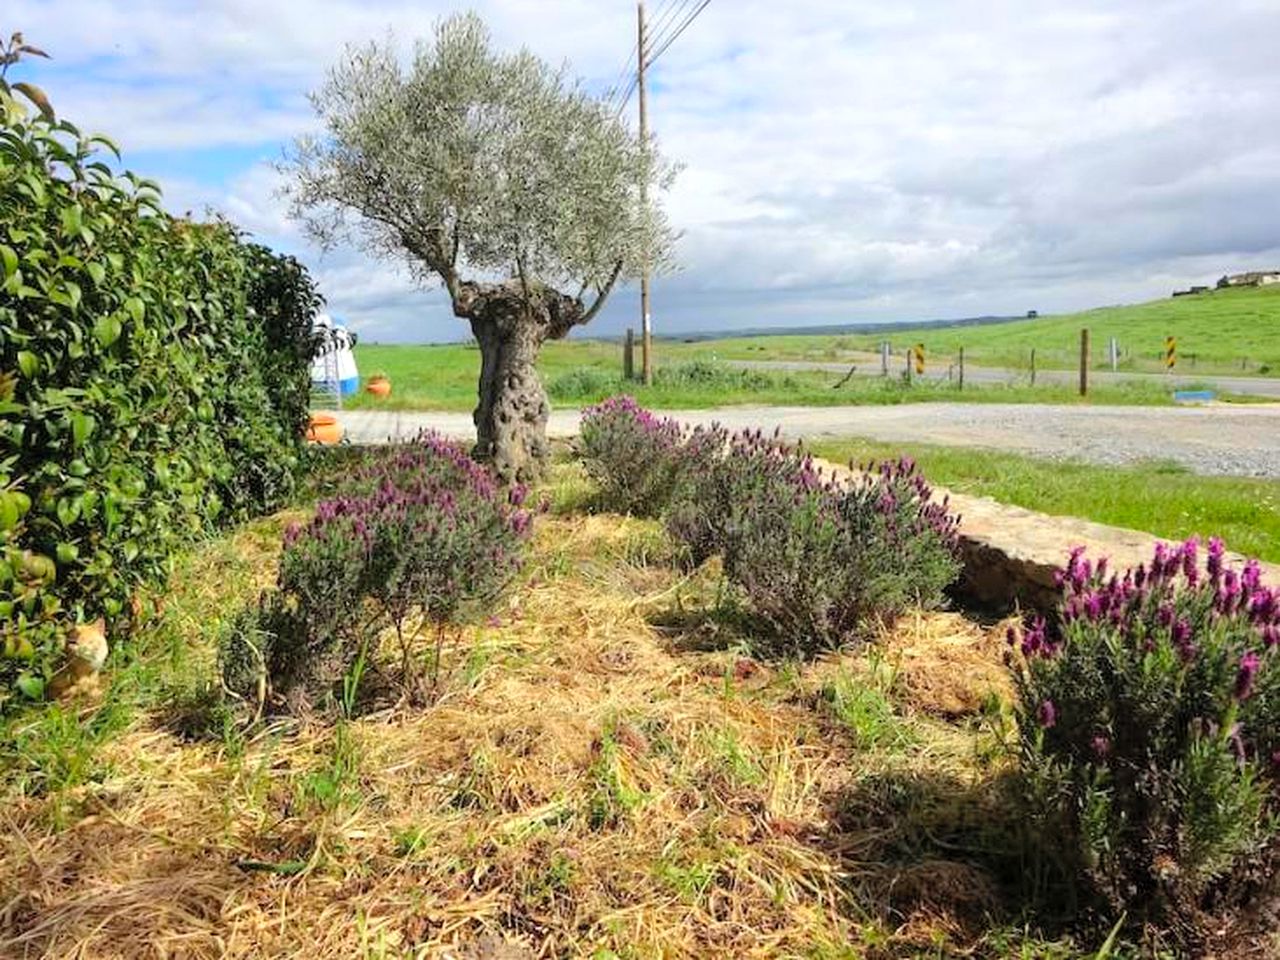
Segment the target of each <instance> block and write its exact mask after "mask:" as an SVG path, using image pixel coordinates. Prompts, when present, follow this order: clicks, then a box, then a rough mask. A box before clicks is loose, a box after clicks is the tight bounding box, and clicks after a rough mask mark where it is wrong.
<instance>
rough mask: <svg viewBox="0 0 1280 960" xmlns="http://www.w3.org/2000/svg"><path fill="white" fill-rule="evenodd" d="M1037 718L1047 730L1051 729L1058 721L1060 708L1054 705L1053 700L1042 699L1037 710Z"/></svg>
mask: <svg viewBox="0 0 1280 960" xmlns="http://www.w3.org/2000/svg"><path fill="white" fill-rule="evenodd" d="M1036 719H1037V720H1039V722H1040V726H1041V727H1042V728H1043V729H1045V730H1049V729H1051V728H1052V727H1053V726H1054V725H1055V724H1056V723H1057V722H1058V708H1057V707H1055V706H1054V705H1053V701H1052V700H1043V701H1041V703H1040V709H1039V710H1037V711H1036Z"/></svg>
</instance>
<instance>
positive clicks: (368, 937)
mask: <svg viewBox="0 0 1280 960" xmlns="http://www.w3.org/2000/svg"><path fill="white" fill-rule="evenodd" d="M655 530H656V528H655V527H654V526H653V525H652V524H645V523H641V522H638V521H632V520H623V519H620V518H617V517H609V516H598V517H569V518H556V517H551V518H547V519H546V520H545V521H544V522H543V523H542V524H541V526H540V528H539V532H538V535H537V540H536V544H535V553H534V561H533V563H532V565H531V572H530V574H529V576H528V578H527V582H526V583H525V584H523V585H522V587H521V589H520V590H519V591H518V592H517V594H516V597H517V601H516V602H515V603H513V605H512V607H511V609H510V611H509V612H508V614H507V615H506V616H505V617H504V618H503V620H504V622H503V624H502V625H501V626H500V627H496V628H494V627H479V628H470V629H468V630H466V631H465V632H463V633H462V634H461V636H460V637H458V638H457V639H456V641H455V642H454V645H453V648H452V649H450V651H449V653H448V660H447V662H448V663H449V664H451V665H452V667H453V669H452V672H451V674H450V676H449V679H448V686H447V688H446V693H445V695H444V696H443V697H442V699H441V700H440V702H439V703H438V704H436V705H435V706H434V707H433V708H431V709H426V710H416V711H412V710H408V709H405V708H403V707H401V708H396V709H390V710H383V711H381V712H379V713H375V714H369V715H366V716H363V717H361V718H359V719H356V720H354V721H352V722H350V723H349V724H348V725H347V726H346V728H345V729H344V730H343V731H339V730H336V729H335V728H333V727H326V726H321V725H304V726H301V727H274V728H266V729H260V730H258V731H257V732H256V734H255V735H254V737H253V739H252V740H250V741H249V742H248V743H244V744H224V743H222V742H199V743H184V742H182V741H180V740H179V739H177V738H176V737H175V736H174V735H172V734H170V733H168V732H165V730H164V729H163V727H162V725H161V724H160V723H159V722H158V720H157V722H155V723H151V722H148V723H143V724H139V725H137V726H136V727H135V728H134V729H132V730H131V731H130V732H128V733H126V734H125V735H123V736H121V737H120V738H118V739H117V740H115V741H113V742H112V743H111V744H110V745H109V746H108V747H107V748H106V749H107V751H108V755H107V756H106V757H105V758H104V759H106V760H107V761H108V765H109V767H110V769H111V770H112V771H113V773H112V775H111V776H110V777H109V778H108V779H106V780H105V781H103V782H100V783H94V784H92V785H90V786H87V787H82V788H78V789H77V790H76V791H74V793H73V795H70V796H63V797H60V798H58V799H59V802H61V803H62V804H64V805H65V804H67V803H70V804H71V807H72V809H74V810H75V811H76V812H77V817H76V818H74V819H73V822H72V823H71V825H70V826H69V827H67V828H66V829H63V830H61V831H55V830H53V829H52V828H51V826H50V825H49V824H50V817H49V810H48V807H49V804H50V803H52V802H53V800H52V798H47V797H44V798H22V799H17V800H15V801H14V802H12V803H10V804H9V805H8V806H7V808H6V813H5V817H6V822H5V824H4V826H5V829H4V831H3V837H2V838H0V955H3V956H16V957H20V956H58V957H63V956H66V957H71V956H74V957H83V958H98V957H102V958H106V957H157V958H158V957H166V958H168V957H215V956H219V957H221V956H228V957H258V956H307V957H314V958H319V957H344V958H345V957H365V956H368V957H376V956H453V957H469V958H471V957H492V958H501V957H534V956H536V957H549V956H570V955H575V956H576V955H587V954H590V953H592V951H594V950H597V949H602V948H603V949H609V950H614V951H618V952H620V953H621V952H623V951H626V950H630V951H633V953H632V954H627V955H638V956H723V957H775V956H787V955H813V954H814V952H815V951H817V950H820V949H821V948H823V946H824V945H828V946H830V947H832V948H833V949H834V948H835V947H837V946H841V945H848V944H850V943H851V942H852V943H854V944H856V943H858V942H860V941H859V936H860V933H859V931H860V930H861V928H862V926H863V925H864V923H866V922H868V921H869V920H871V919H875V918H877V917H879V918H880V919H881V920H884V921H886V922H889V923H890V925H891V926H893V925H898V926H901V930H900V936H899V937H898V940H897V941H896V942H900V943H901V944H902V945H903V949H906V947H907V945H909V944H910V943H913V942H915V940H916V936H917V933H918V931H917V930H916V929H915V927H916V926H918V925H919V924H920V922H921V919H920V918H921V917H922V916H924V915H925V913H927V914H928V916H930V917H933V918H934V920H932V921H930V923H933V928H934V929H944V928H945V932H947V933H948V935H950V936H972V935H973V929H974V926H975V921H974V917H975V916H981V915H983V914H985V913H986V912H989V911H991V910H995V909H997V908H998V902H997V898H996V895H995V893H994V892H993V891H994V887H993V885H992V884H991V881H990V878H989V877H986V876H985V875H983V873H982V871H981V870H980V869H979V868H977V867H974V866H971V865H969V864H967V863H965V862H963V861H961V860H955V861H952V860H945V859H939V858H938V854H937V853H936V852H935V853H934V854H931V855H930V856H929V857H926V858H925V859H924V860H922V861H920V862H917V863H907V864H905V865H904V864H903V863H894V864H886V863H883V862H878V861H877V858H879V857H882V856H884V855H885V852H886V851H887V850H891V849H893V848H894V845H895V843H896V842H897V840H898V839H900V837H899V834H900V833H901V831H902V830H904V829H906V827H905V826H904V825H903V823H895V822H894V821H893V820H892V819H891V817H890V816H889V813H890V811H889V810H888V808H886V807H884V806H883V805H878V804H879V801H877V800H876V799H875V796H874V795H873V793H868V792H866V791H865V790H863V786H864V785H865V783H867V782H870V780H871V779H873V778H875V777H882V776H886V775H893V776H898V777H906V778H910V777H914V776H918V775H922V774H923V773H925V772H928V773H929V774H930V775H931V776H939V777H944V778H952V779H955V780H956V781H957V782H963V783H964V784H966V785H969V786H972V785H974V784H977V783H980V782H982V781H983V779H984V778H987V777H989V776H990V771H984V770H982V769H980V765H978V764H977V762H976V761H975V759H974V750H973V734H971V733H969V732H966V731H962V730H959V729H958V728H954V727H949V726H947V725H945V724H942V723H940V722H937V721H934V720H931V719H929V717H928V716H926V715H927V714H934V715H939V716H954V715H961V714H967V713H971V712H973V711H974V710H975V709H976V706H977V704H978V703H979V702H980V700H981V698H982V697H983V696H984V695H985V692H986V691H987V689H989V688H990V689H996V690H997V691H999V690H1002V689H1004V688H1003V686H1002V685H1001V683H1000V682H999V676H1000V674H999V670H998V667H999V655H1000V653H999V650H998V649H997V647H996V646H995V645H994V644H993V642H992V641H991V638H990V637H989V636H988V635H987V634H985V633H984V632H983V631H982V630H979V629H977V628H975V627H973V626H972V625H971V624H969V623H967V622H966V621H964V620H963V619H961V618H959V617H956V616H952V615H937V616H928V617H919V618H911V619H909V620H905V621H903V622H902V623H900V624H899V625H898V627H897V628H896V629H895V631H893V632H892V633H891V634H888V635H886V637H885V638H884V639H883V642H882V644H881V646H882V647H883V649H884V650H885V651H886V655H887V656H888V657H890V658H892V659H894V660H895V661H896V662H897V663H898V666H899V674H900V677H901V678H902V680H901V683H902V693H903V697H904V699H905V704H904V711H905V712H907V713H909V714H912V715H913V716H914V715H915V714H916V713H918V714H919V718H918V722H919V724H920V725H921V728H922V729H923V730H925V734H924V735H923V736H922V739H921V742H920V746H919V749H917V750H913V751H911V752H910V754H909V755H903V756H899V757H895V758H889V757H881V756H877V755H871V754H862V753H859V752H857V751H855V750H854V749H853V748H852V746H851V744H850V741H849V740H848V738H847V737H842V736H841V735H840V734H839V732H838V731H834V730H833V729H832V725H831V722H830V719H829V718H828V717H826V716H825V715H824V714H823V713H822V711H821V710H818V709H815V706H814V703H813V697H812V691H813V690H815V689H817V687H818V686H819V685H820V684H821V683H822V682H823V679H824V677H826V676H828V675H829V673H830V671H831V670H833V669H836V668H838V667H840V666H845V667H849V668H852V669H866V662H865V658H860V657H859V656H858V655H856V654H845V655H843V656H841V657H831V658H827V659H826V660H824V661H822V662H820V663H816V664H810V665H806V666H801V667H798V668H796V669H795V670H789V669H782V668H779V667H777V666H776V665H761V664H756V663H755V662H754V661H751V660H749V659H748V658H745V657H743V656H742V654H741V653H739V652H735V651H732V650H729V651H726V650H711V651H707V652H691V651H689V650H688V649H684V648H682V647H681V646H680V645H679V644H675V643H673V642H672V641H671V638H670V636H669V635H668V632H665V631H663V630H661V629H659V628H656V627H655V626H654V625H653V624H652V623H651V622H650V621H651V620H656V619H660V618H659V617H658V616H657V615H658V614H661V613H662V612H663V611H667V610H669V609H671V607H672V604H673V602H675V601H676V600H677V599H678V598H679V597H680V596H681V592H682V591H685V592H688V591H694V590H697V589H700V586H699V583H698V582H697V580H696V578H687V577H682V576H681V575H680V574H679V573H677V572H675V571H674V570H673V569H672V568H671V566H670V565H669V564H666V563H664V562H662V561H663V557H662V547H661V538H660V537H659V536H657V534H656V533H655ZM274 542H275V541H274V540H271V543H272V544H274ZM219 549H220V550H221V548H219ZM232 549H233V551H235V552H236V554H237V555H238V556H240V557H241V558H242V559H243V560H244V561H246V562H247V564H248V566H249V567H250V568H251V569H250V571H249V573H248V574H247V576H248V577H249V581H250V582H251V583H252V584H263V583H266V582H269V581H270V579H271V571H272V564H273V562H274V561H273V558H272V556H271V553H272V549H273V547H272V546H268V545H267V542H266V538H259V539H258V540H254V539H252V538H250V540H248V541H244V542H237V543H235V544H233V547H232ZM215 553H216V554H217V557H221V558H222V559H221V560H218V559H216V558H215V560H214V561H212V562H211V566H210V567H209V568H207V569H206V570H205V571H204V573H203V574H202V575H201V576H203V577H204V578H206V579H207V578H208V577H209V576H213V574H214V572H215V570H216V569H217V567H218V565H219V564H220V563H224V562H225V557H226V553H225V551H222V552H217V551H215ZM201 576H197V577H195V578H194V579H192V580H191V581H189V582H187V583H186V584H185V585H182V584H180V585H178V587H177V588H176V590H177V592H178V593H182V592H183V591H186V592H187V593H188V594H189V593H191V592H192V591H195V592H197V593H198V592H200V591H206V592H207V590H208V588H207V586H205V585H202V583H203V581H202V580H201ZM209 602H210V598H208V597H206V599H205V600H202V601H201V602H199V603H188V605H187V607H186V608H185V613H184V616H186V617H187V618H188V621H189V622H186V623H185V629H187V630H188V631H189V632H190V635H191V636H192V637H193V638H201V639H200V642H203V643H205V644H207V643H208V640H209V637H208V630H207V627H206V626H204V625H203V624H201V623H200V622H199V620H200V617H201V616H202V615H204V613H203V611H206V610H207V609H208V606H209ZM340 760H342V761H344V762H347V763H348V766H349V767H352V768H354V772H350V773H348V774H346V775H345V778H344V775H343V774H341V773H340V771H341V770H342V769H346V768H344V767H342V764H341V763H340V762H339V761H340ZM335 771H339V772H335ZM326 778H327V782H330V783H331V784H332V783H336V794H335V793H334V792H330V793H329V794H327V796H328V797H329V800H328V801H326V800H324V799H323V797H324V796H326V794H324V791H323V790H321V789H320V788H319V787H318V786H317V785H318V784H323V783H325V782H326ZM859 791H862V793H863V796H862V800H861V801H858V802H855V803H852V804H851V803H850V801H849V796H850V795H851V794H853V795H857V794H858V793H859ZM335 795H336V796H337V798H338V799H336V800H334V799H333V797H334V796H335ZM858 803H861V804H862V807H861V808H860V809H861V810H862V812H861V814H860V815H859V816H858V817H856V818H854V819H850V817H849V814H848V811H849V809H851V806H852V807H857V806H858ZM869 896H870V897H878V898H879V900H878V901H873V900H868V897H869ZM922 911H923V913H922ZM957 917H958V918H960V919H954V918H957ZM938 918H943V919H938ZM939 924H941V925H942V926H941V927H939V926H938V925H939Z"/></svg>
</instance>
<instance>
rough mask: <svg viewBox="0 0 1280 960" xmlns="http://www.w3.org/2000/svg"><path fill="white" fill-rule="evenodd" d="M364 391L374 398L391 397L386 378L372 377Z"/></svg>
mask: <svg viewBox="0 0 1280 960" xmlns="http://www.w3.org/2000/svg"><path fill="white" fill-rule="evenodd" d="M365 390H366V391H368V392H369V393H372V394H373V395H374V396H375V397H389V396H391V381H390V380H388V379H387V378H386V377H374V378H373V379H372V380H370V381H369V382H368V384H366V385H365Z"/></svg>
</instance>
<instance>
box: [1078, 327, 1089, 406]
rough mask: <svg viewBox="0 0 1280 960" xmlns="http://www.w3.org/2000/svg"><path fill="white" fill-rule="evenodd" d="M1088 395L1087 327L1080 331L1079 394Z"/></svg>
mask: <svg viewBox="0 0 1280 960" xmlns="http://www.w3.org/2000/svg"><path fill="white" fill-rule="evenodd" d="M1088 395H1089V328H1088V327H1085V328H1084V329H1083V330H1081V331H1080V396H1082V397H1087V396H1088Z"/></svg>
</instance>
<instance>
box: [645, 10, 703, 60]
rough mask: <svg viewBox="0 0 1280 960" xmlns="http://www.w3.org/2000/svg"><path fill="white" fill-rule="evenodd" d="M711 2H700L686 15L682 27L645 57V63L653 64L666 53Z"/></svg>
mask: <svg viewBox="0 0 1280 960" xmlns="http://www.w3.org/2000/svg"><path fill="white" fill-rule="evenodd" d="M710 2H711V0H702V2H701V3H699V4H698V6H697V8H696V9H695V10H694V11H693V13H691V14H689V16H687V17H685V19H684V22H683V23H681V24H680V27H679V29H677V30H676V32H675V34H674V35H673V36H672V37H670V38H669V39H668V40H667V41H666V42H665V43H664V44H663V45H662V46H661V47H659V48H658V49H657V51H656V52H654V53H652V54H650V55H649V56H648V57H647V58H646V59H645V64H646V65H648V66H652V65H653V63H654V61H656V60H657V59H658V58H659V57H660V56H662V55H663V54H664V53H666V51H667V48H668V47H669V46H671V44H673V43H675V42H676V40H677V39H678V38H679V36H680V34H682V33H684V32H685V31H686V30H688V29H689V24H691V23H693V21H694V20H696V19H697V18H698V14H700V13H701V12H702V11H703V10H705V9H707V4H709V3H710Z"/></svg>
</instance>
